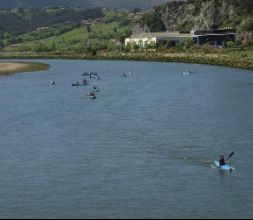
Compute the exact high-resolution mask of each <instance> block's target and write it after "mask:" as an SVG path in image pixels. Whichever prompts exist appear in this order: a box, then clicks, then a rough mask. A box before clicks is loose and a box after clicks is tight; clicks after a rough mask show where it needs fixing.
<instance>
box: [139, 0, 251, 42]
mask: <svg viewBox="0 0 253 220" xmlns="http://www.w3.org/2000/svg"><path fill="white" fill-rule="evenodd" d="M226 27H233V28H236V29H237V30H238V37H239V39H240V40H241V41H243V42H244V43H249V42H251V41H252V42H253V34H252V32H253V1H252V0H188V1H187V2H176V1H175V2H169V3H166V4H164V5H161V6H157V7H155V8H154V9H153V10H152V11H149V12H147V13H146V14H145V15H144V16H143V17H142V19H141V20H140V21H139V22H138V24H137V25H136V27H135V29H134V33H137V32H142V31H145V32H159V31H176V30H177V31H190V30H198V29H204V30H206V29H214V28H226Z"/></svg>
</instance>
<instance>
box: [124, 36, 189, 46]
mask: <svg viewBox="0 0 253 220" xmlns="http://www.w3.org/2000/svg"><path fill="white" fill-rule="evenodd" d="M192 38H193V33H180V32H157V33H141V34H139V35H133V36H132V37H130V38H126V39H125V45H126V46H127V45H130V46H133V45H139V46H140V47H145V46H147V45H155V44H158V43H162V42H164V41H173V42H174V43H182V42H185V41H187V40H192Z"/></svg>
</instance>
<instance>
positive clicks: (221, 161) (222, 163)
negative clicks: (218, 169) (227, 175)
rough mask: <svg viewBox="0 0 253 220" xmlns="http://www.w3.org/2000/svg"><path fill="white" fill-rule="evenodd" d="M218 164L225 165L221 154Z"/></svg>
mask: <svg viewBox="0 0 253 220" xmlns="http://www.w3.org/2000/svg"><path fill="white" fill-rule="evenodd" d="M219 163H220V166H224V165H226V161H225V158H224V156H223V155H220V160H219Z"/></svg>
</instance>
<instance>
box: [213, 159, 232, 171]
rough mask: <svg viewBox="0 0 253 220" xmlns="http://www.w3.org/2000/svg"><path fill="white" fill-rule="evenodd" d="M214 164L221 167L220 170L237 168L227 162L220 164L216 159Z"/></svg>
mask: <svg viewBox="0 0 253 220" xmlns="http://www.w3.org/2000/svg"><path fill="white" fill-rule="evenodd" d="M214 165H215V166H216V167H217V168H219V169H220V170H223V171H233V170H235V168H234V167H232V166H230V165H229V164H225V165H222V166H220V163H219V162H218V161H214Z"/></svg>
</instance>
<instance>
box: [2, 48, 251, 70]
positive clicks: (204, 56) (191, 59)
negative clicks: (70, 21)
mask: <svg viewBox="0 0 253 220" xmlns="http://www.w3.org/2000/svg"><path fill="white" fill-rule="evenodd" d="M0 59H87V60H98V59H101V60H131V61H157V62H178V63H198V64H208V65H216V66H225V67H233V68H241V69H247V70H253V52H252V51H246V52H245V51H242V52H241V51H240V52H230V53H200V52H195V53H194V52H182V53H180V52H175V53H165V52H164V53H163V52H151V51H138V52H128V53H124V52H102V51H99V52H97V53H96V54H93V55H91V54H81V53H74V52H73V51H66V52H54V53H31V52H28V53H26V52H23V53H20V52H16V53H6V52H5V53H3V52H2V53H0Z"/></svg>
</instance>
